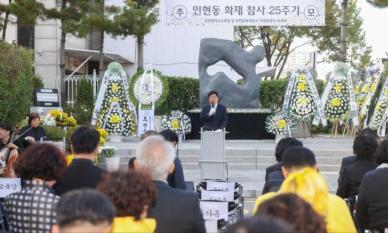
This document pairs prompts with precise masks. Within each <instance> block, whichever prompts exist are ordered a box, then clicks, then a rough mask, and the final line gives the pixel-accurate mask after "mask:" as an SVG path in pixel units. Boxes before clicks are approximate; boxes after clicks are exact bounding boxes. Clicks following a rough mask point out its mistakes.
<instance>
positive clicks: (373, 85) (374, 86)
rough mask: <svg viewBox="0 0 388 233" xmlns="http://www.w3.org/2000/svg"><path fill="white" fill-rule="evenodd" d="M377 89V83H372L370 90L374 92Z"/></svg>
mask: <svg viewBox="0 0 388 233" xmlns="http://www.w3.org/2000/svg"><path fill="white" fill-rule="evenodd" d="M375 90H376V85H375V84H372V85H371V86H370V89H369V91H370V92H371V93H373V92H375Z"/></svg>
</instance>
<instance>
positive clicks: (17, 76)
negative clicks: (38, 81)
mask: <svg viewBox="0 0 388 233" xmlns="http://www.w3.org/2000/svg"><path fill="white" fill-rule="evenodd" d="M0 51H1V53H0V64H1V65H0V87H1V92H0V122H7V123H9V124H12V125H15V124H16V123H18V122H19V121H20V120H22V119H23V118H24V117H25V116H26V114H27V113H28V112H29V107H30V106H31V96H32V87H33V78H32V77H34V74H33V70H32V64H33V59H32V57H33V56H32V53H31V51H30V50H27V49H25V48H21V47H19V46H17V45H14V44H12V45H11V44H7V43H4V42H0Z"/></svg>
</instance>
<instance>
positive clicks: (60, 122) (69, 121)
mask: <svg viewBox="0 0 388 233" xmlns="http://www.w3.org/2000/svg"><path fill="white" fill-rule="evenodd" d="M54 122H55V123H54ZM42 123H43V125H45V126H59V127H75V126H76V125H77V121H76V120H75V118H74V117H73V116H69V115H68V114H67V113H65V112H63V111H62V110H59V109H56V110H51V111H50V112H49V113H48V114H47V115H46V116H44V117H43V120H42Z"/></svg>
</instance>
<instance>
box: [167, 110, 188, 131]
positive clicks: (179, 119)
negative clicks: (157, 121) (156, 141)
mask: <svg viewBox="0 0 388 233" xmlns="http://www.w3.org/2000/svg"><path fill="white" fill-rule="evenodd" d="M160 128H161V130H167V129H170V130H172V131H174V132H176V133H178V134H188V133H190V132H191V120H190V117H189V116H187V115H186V114H184V113H183V112H181V111H179V110H176V111H171V113H170V114H169V115H164V116H162V123H161V127H160Z"/></svg>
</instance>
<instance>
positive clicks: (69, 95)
mask: <svg viewBox="0 0 388 233" xmlns="http://www.w3.org/2000/svg"><path fill="white" fill-rule="evenodd" d="M81 80H87V81H89V82H91V83H92V85H93V99H96V98H97V94H98V88H99V84H100V79H99V77H98V76H97V73H96V70H93V74H92V75H66V76H65V89H66V100H65V103H66V104H67V105H69V106H71V107H73V106H74V104H75V103H76V97H77V87H78V83H79V82H80V81H81Z"/></svg>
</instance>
